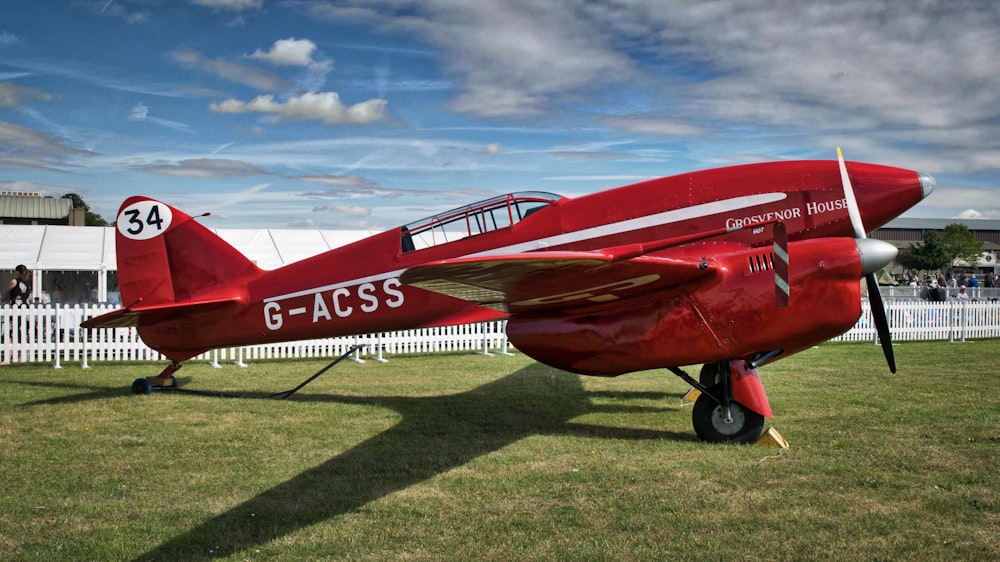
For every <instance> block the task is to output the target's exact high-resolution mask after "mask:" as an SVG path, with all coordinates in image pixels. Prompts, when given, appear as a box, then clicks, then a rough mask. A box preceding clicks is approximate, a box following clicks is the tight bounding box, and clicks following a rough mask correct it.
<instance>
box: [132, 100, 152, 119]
mask: <svg viewBox="0 0 1000 562" xmlns="http://www.w3.org/2000/svg"><path fill="white" fill-rule="evenodd" d="M147 117H149V107H147V106H146V104H144V103H137V104H135V105H134V106H133V107H132V111H131V112H130V113H129V115H128V118H129V120H131V121H142V120H144V119H146V118H147Z"/></svg>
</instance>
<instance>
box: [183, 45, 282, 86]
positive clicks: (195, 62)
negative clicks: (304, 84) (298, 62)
mask: <svg viewBox="0 0 1000 562" xmlns="http://www.w3.org/2000/svg"><path fill="white" fill-rule="evenodd" d="M173 57H174V60H176V61H177V62H179V63H181V64H183V65H184V66H187V67H189V68H194V69H196V70H200V71H202V72H205V73H208V74H211V75H213V76H216V77H218V78H222V79H224V80H229V81H231V82H235V83H237V84H243V85H245V86H250V87H251V88H254V89H256V90H260V91H264V92H284V91H287V90H290V89H292V88H294V87H295V83H294V82H291V81H290V80H286V79H285V78H282V77H281V76H277V75H275V74H271V73H270V72H265V71H263V70H260V69H258V68H254V67H252V66H248V65H245V64H240V63H236V62H232V61H228V60H225V59H222V58H215V59H209V58H206V57H204V56H203V55H202V54H201V53H199V52H197V51H195V50H192V49H180V50H177V51H174V53H173Z"/></svg>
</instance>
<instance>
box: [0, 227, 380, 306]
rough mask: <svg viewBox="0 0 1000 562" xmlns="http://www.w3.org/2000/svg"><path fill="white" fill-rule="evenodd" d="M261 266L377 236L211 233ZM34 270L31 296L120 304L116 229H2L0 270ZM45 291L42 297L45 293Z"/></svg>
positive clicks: (358, 233) (332, 232) (342, 232)
mask: <svg viewBox="0 0 1000 562" xmlns="http://www.w3.org/2000/svg"><path fill="white" fill-rule="evenodd" d="M212 230H213V231H214V232H215V233H216V234H217V235H218V236H219V237H221V238H222V239H223V240H225V241H226V242H228V243H229V244H231V245H232V246H233V247H234V248H236V249H237V250H239V251H240V252H242V253H243V254H244V255H246V256H247V257H248V258H249V259H251V260H252V261H254V262H255V263H256V264H257V265H258V266H260V267H261V268H264V269H275V268H278V267H281V266H283V265H287V264H289V263H293V262H296V261H299V260H302V259H305V258H308V257H311V256H314V255H316V254H320V253H322V252H325V251H327V250H331V249H333V248H338V247H340V246H344V245H347V244H349V243H351V242H354V241H357V240H361V239H362V238H366V237H368V236H371V235H372V234H374V233H373V232H368V231H364V230H291V229H285V230H278V229H224V228H220V229H212ZM19 264H24V265H26V266H28V268H30V269H31V270H32V273H33V283H32V296H33V297H34V298H38V299H42V300H46V297H47V296H48V295H49V294H53V295H57V296H56V298H55V299H54V300H59V301H61V302H80V301H91V302H109V301H110V302H116V301H117V293H116V291H117V270H118V265H117V262H116V259H115V229H114V227H80V226H54V225H0V271H2V272H4V274H5V275H6V274H9V275H7V277H4V278H3V280H4V282H6V280H7V279H9V278H11V277H13V271H14V268H15V267H17V266H18V265H19ZM43 292H44V294H43Z"/></svg>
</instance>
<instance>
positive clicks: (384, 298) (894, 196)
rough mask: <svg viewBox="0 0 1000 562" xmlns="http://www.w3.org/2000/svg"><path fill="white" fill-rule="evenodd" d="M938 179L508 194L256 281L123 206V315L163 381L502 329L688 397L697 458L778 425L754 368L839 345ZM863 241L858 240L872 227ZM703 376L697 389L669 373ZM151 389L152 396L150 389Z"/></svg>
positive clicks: (861, 176)
mask: <svg viewBox="0 0 1000 562" xmlns="http://www.w3.org/2000/svg"><path fill="white" fill-rule="evenodd" d="M934 186H935V183H934V179H933V178H932V177H931V176H928V175H925V174H920V173H917V172H914V171H909V170H904V169H900V168H894V167H888V166H881V165H875V164H866V163H860V162H847V163H845V162H844V159H843V156H842V155H841V154H840V149H839V148H838V160H837V161H787V162H772V163H762V164H748V165H742V166H732V167H726V168H718V169H711V170H704V171H698V172H691V173H687V174H682V175H678V176H672V177H666V178H660V179H654V180H650V181H645V182H641V183H636V184H633V185H627V186H624V187H619V188H615V189H611V190H607V191H603V192H600V193H595V194H592V195H586V196H583V197H578V198H574V199H569V198H564V197H560V196H558V195H553V194H551V193H542V192H521V193H511V194H508V195H504V196H500V197H495V198H492V199H488V200H485V201H481V202H479V203H475V204H472V205H467V206H464V207H460V208H457V209H453V210H451V211H448V212H445V213H441V214H439V215H435V216H432V217H429V218H426V219H423V220H419V221H415V222H412V223H410V224H407V225H405V226H402V227H399V228H394V229H391V230H388V231H386V232H383V233H381V234H377V235H374V236H372V237H370V238H367V239H364V240H361V241H358V242H355V243H353V244H350V245H347V246H344V247H341V248H337V249H334V250H331V251H329V252H326V253H324V254H320V255H317V256H314V257H312V258H309V259H305V260H302V261H299V262H296V263H292V264H289V265H287V266H284V267H281V268H279V269H275V270H271V271H264V270H261V269H260V268H258V267H257V266H256V265H254V264H253V263H252V262H251V261H250V260H248V259H247V258H246V257H245V256H243V255H242V254H241V253H239V252H238V251H237V250H235V249H234V248H233V247H231V246H230V245H229V244H227V243H226V242H224V241H223V240H222V239H220V238H219V237H217V236H216V235H214V234H213V233H212V232H211V231H209V230H208V229H207V228H205V227H204V226H202V225H201V224H199V223H198V222H197V221H196V220H193V219H192V217H190V216H188V215H187V214H185V213H183V212H181V211H179V210H177V209H175V208H173V207H171V206H169V205H167V204H165V203H163V202H160V201H157V200H155V199H150V198H148V197H140V196H136V197H130V198H129V199H127V200H126V201H125V202H124V203H123V204H122V206H121V209H120V210H119V212H118V216H117V221H116V224H117V234H116V242H117V254H118V278H119V288H120V291H121V295H122V302H124V303H127V305H126V306H125V307H124V308H122V309H120V310H117V311H114V312H111V313H109V314H105V315H103V316H99V317H96V318H93V319H91V320H88V321H86V322H85V323H84V324H83V327H85V328H112V327H124V326H137V327H138V331H139V334H140V336H141V337H142V340H143V341H144V342H145V343H146V344H147V345H149V346H150V347H152V348H154V349H156V350H158V351H159V352H161V353H162V354H163V355H165V356H166V357H167V358H169V359H170V360H171V361H172V363H171V364H170V365H169V366H168V367H167V368H166V369H165V370H164V371H163V372H162V373H161V374H160V375H159V376H158V377H149V381H150V382H146V379H139V380H137V381H136V383H141V384H139V386H138V389H137V386H136V385H133V391H135V392H142V391H146V392H148V391H149V386H148V385H150V384H152V385H156V386H166V387H169V386H171V385H173V384H174V381H173V376H172V374H173V373H174V372H175V371H176V370H177V369H178V368H179V367H180V365H181V362H182V361H185V360H187V359H190V358H192V357H195V356H197V355H199V354H201V353H203V352H205V351H208V350H211V349H214V348H219V347H235V346H246V345H254V344H261V343H268V342H279V341H289V340H296V339H308V338H321V337H335V336H345V335H354V334H363V333H375V332H388V331H395V330H405V329H411V328H418V327H431V326H443V325H448V324H461V323H469V322H481V321H487V320H497V319H507V320H508V322H507V336H508V338H509V340H510V342H511V343H512V344H513V345H514V346H515V347H516V348H517V349H518V350H520V351H521V352H523V353H525V354H527V355H528V356H530V357H532V358H534V359H536V360H538V361H540V362H542V363H545V364H548V365H551V366H552V367H555V368H558V369H562V370H566V371H570V372H574V373H579V374H583V375H596V376H609V377H613V376H617V375H621V374H624V373H628V372H633V371H639V370H646V369H656V368H666V369H669V370H670V371H671V372H673V373H674V374H676V375H678V376H680V377H681V378H683V379H684V380H686V381H687V382H689V383H690V384H692V385H693V386H694V387H695V388H698V389H699V390H700V391H701V393H702V394H701V396H700V397H699V398H698V400H697V401H696V403H695V406H694V409H693V413H692V418H693V424H694V429H695V432H696V433H697V434H698V436H699V437H701V438H702V439H703V440H706V441H710V442H738V443H747V442H752V441H755V440H756V439H757V438H758V437H759V436H760V434H761V431H762V428H763V425H764V418H765V417H772V412H771V408H770V405H769V403H768V400H767V396H766V394H765V392H764V388H763V386H762V384H761V382H760V378H759V376H758V372H757V368H758V367H759V366H761V365H763V364H765V363H768V362H770V361H773V360H775V359H778V358H781V357H787V356H789V355H791V354H793V353H796V352H798V351H801V350H803V349H806V348H809V347H811V346H813V345H815V344H818V343H821V342H823V341H826V340H828V339H829V338H832V337H835V336H837V335H839V334H842V333H843V332H845V331H847V330H848V329H850V328H851V327H852V326H853V325H854V324H855V322H856V321H857V320H858V318H859V317H860V314H861V284H860V282H859V280H860V279H861V278H862V277H864V278H865V279H866V280H867V283H868V288H869V298H870V299H871V303H872V309H873V312H874V318H875V323H876V326H877V330H878V334H879V337H880V339H881V343H882V347H883V350H884V352H885V356H886V359H887V361H888V363H889V368H890V370H891V371H892V372H895V360H894V358H893V354H892V344H891V341H890V336H889V327H888V322H887V320H886V317H885V312H884V309H883V305H882V301H881V297H880V296H879V292H878V285H877V281H876V279H875V272H877V271H879V270H880V269H881V268H883V267H884V266H885V265H887V264H888V263H889V262H890V261H891V260H892V259H893V258H894V257H895V255H896V249H895V248H894V247H893V246H891V245H890V244H888V243H885V242H882V241H879V240H873V239H868V238H867V237H866V236H865V232H866V230H869V229H871V230H873V229H874V228H877V227H878V226H881V225H883V224H885V223H886V222H888V221H889V220H891V219H893V218H895V217H896V216H898V215H899V214H901V213H902V212H904V211H905V210H907V209H909V208H910V207H912V206H913V205H915V204H917V203H918V202H919V201H920V200H921V199H923V198H924V197H926V196H927V195H928V194H929V193H930V192H931V191H932V190H933V189H934ZM864 225H867V226H868V228H867V229H866V227H865V226H864ZM688 365H703V367H702V370H701V373H700V377H699V380H695V379H694V378H693V377H691V376H689V375H688V374H686V373H685V372H684V371H683V370H681V368H680V367H682V366H688ZM144 385H146V387H145V388H143V386H144Z"/></svg>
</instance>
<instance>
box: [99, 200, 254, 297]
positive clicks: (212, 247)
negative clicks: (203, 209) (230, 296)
mask: <svg viewBox="0 0 1000 562" xmlns="http://www.w3.org/2000/svg"><path fill="white" fill-rule="evenodd" d="M116 230H117V232H116V234H115V243H116V245H117V248H116V253H117V260H118V287H119V290H120V291H121V296H122V304H123V305H125V306H126V307H131V306H135V305H140V306H152V305H160V304H168V303H175V302H184V301H189V300H191V299H192V298H193V297H194V296H195V295H196V294H197V293H198V292H200V291H204V290H207V289H211V288H212V287H215V286H217V285H219V284H220V283H223V282H228V281H232V280H234V279H236V278H240V277H245V276H248V275H256V274H259V273H260V269H259V268H258V267H257V266H256V265H254V264H253V262H251V261H250V260H249V259H247V257H246V256H244V255H243V254H241V253H240V252H239V251H238V250H236V249H235V248H233V247H232V246H230V245H229V244H228V243H227V242H226V241H224V240H223V239H221V238H219V237H218V236H216V235H215V234H214V233H213V232H212V231H210V230H209V229H207V228H205V227H204V226H202V225H201V224H200V223H199V222H198V221H196V220H194V219H193V218H192V217H191V216H189V215H187V214H186V213H184V212H183V211H180V210H178V209H175V208H174V207H171V206H170V205H167V204H166V203H163V202H160V201H157V200H155V199H150V198H148V197H143V196H134V197H130V198H128V199H126V200H125V202H124V203H122V206H121V208H120V209H119V210H118V218H117V221H116Z"/></svg>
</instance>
